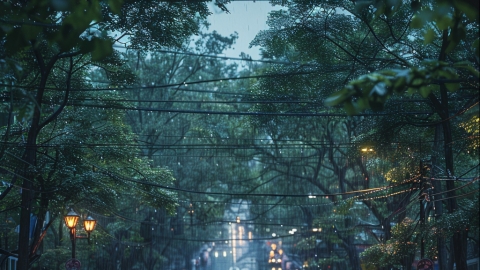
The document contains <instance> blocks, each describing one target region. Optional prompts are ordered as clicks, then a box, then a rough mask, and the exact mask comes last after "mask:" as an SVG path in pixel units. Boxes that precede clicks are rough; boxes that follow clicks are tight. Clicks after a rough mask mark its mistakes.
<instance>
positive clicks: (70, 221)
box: [65, 210, 80, 229]
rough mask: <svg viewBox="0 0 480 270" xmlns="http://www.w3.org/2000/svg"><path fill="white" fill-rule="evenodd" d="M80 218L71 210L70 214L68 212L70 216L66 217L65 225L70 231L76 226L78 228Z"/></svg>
mask: <svg viewBox="0 0 480 270" xmlns="http://www.w3.org/2000/svg"><path fill="white" fill-rule="evenodd" d="M79 218H80V216H79V215H78V214H77V213H75V211H73V210H70V212H68V214H67V215H66V216H65V225H67V227H68V228H69V229H73V228H75V226H77V222H78V219H79Z"/></svg>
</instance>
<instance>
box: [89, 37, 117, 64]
mask: <svg viewBox="0 0 480 270" xmlns="http://www.w3.org/2000/svg"><path fill="white" fill-rule="evenodd" d="M92 42H93V44H94V45H93V46H94V47H93V50H92V60H93V61H100V60H102V59H104V58H105V57H108V56H110V55H111V54H112V53H113V48H112V42H111V41H110V40H106V39H99V38H95V39H93V40H92Z"/></svg>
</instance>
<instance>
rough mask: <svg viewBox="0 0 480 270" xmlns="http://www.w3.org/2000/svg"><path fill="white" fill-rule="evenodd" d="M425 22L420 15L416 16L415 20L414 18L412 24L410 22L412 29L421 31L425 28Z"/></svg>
mask: <svg viewBox="0 0 480 270" xmlns="http://www.w3.org/2000/svg"><path fill="white" fill-rule="evenodd" d="M424 23H425V22H424V21H423V19H422V17H421V16H419V15H415V16H414V17H413V18H412V22H410V27H412V28H416V29H420V28H422V27H423V24H424Z"/></svg>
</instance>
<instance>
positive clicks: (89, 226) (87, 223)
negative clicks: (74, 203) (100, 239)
mask: <svg viewBox="0 0 480 270" xmlns="http://www.w3.org/2000/svg"><path fill="white" fill-rule="evenodd" d="M96 224H97V221H96V220H95V219H93V218H92V217H91V216H88V217H87V218H86V219H85V220H84V221H83V227H84V228H85V231H86V232H87V233H91V232H93V230H95V225H96Z"/></svg>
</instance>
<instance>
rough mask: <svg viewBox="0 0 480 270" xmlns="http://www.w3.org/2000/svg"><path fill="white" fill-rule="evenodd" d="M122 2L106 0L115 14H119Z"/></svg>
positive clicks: (119, 0)
mask: <svg viewBox="0 0 480 270" xmlns="http://www.w3.org/2000/svg"><path fill="white" fill-rule="evenodd" d="M122 4H123V0H108V6H109V7H110V9H111V10H112V11H113V13H116V14H120V11H121V8H122Z"/></svg>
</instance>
